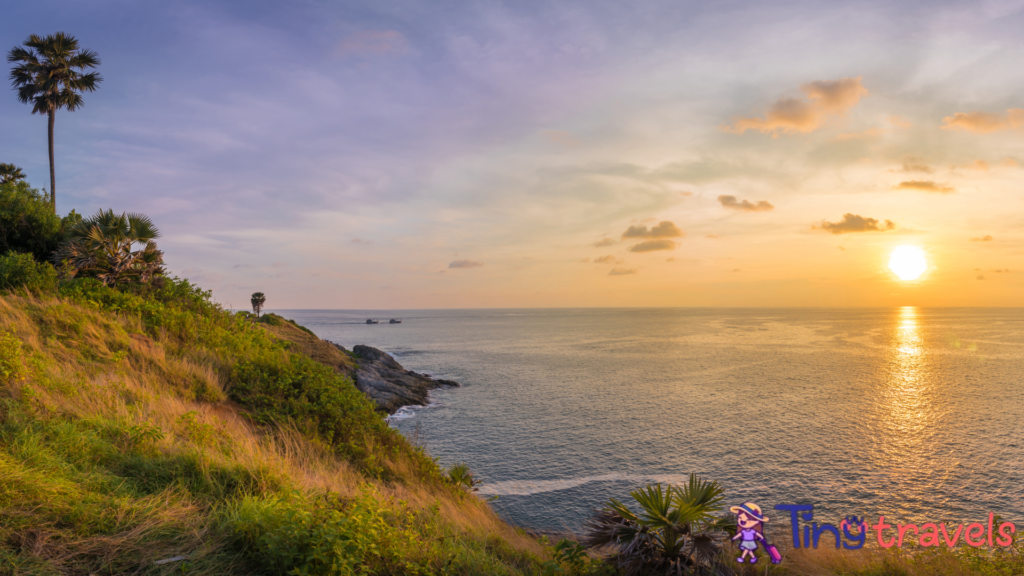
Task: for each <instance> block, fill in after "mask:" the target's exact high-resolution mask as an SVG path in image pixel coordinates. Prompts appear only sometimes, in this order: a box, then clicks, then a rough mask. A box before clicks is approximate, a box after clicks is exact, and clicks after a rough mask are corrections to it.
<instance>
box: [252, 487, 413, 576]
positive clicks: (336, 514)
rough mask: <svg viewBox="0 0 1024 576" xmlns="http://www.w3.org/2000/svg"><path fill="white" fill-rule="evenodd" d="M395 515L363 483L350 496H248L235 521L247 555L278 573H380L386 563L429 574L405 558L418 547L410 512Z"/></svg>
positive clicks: (323, 575)
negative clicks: (377, 571) (355, 494)
mask: <svg viewBox="0 0 1024 576" xmlns="http://www.w3.org/2000/svg"><path fill="white" fill-rule="evenodd" d="M392 516H394V514H393V513H391V512H390V511H388V509H387V507H386V506H385V505H384V504H383V503H382V502H381V501H380V499H379V496H378V495H377V494H376V493H375V492H374V491H373V490H372V489H370V488H368V487H364V488H363V490H362V492H361V493H360V494H359V495H358V496H357V497H356V498H353V499H351V500H345V499H341V498H338V497H337V495H333V494H329V495H326V496H324V497H323V498H320V499H317V500H312V501H311V499H309V498H306V497H303V496H302V495H300V494H297V493H296V494H292V495H290V496H286V497H282V498H273V499H269V500H263V501H259V500H255V499H252V498H247V499H245V500H243V501H242V503H241V504H240V505H239V506H238V508H237V510H236V512H235V514H234V523H235V530H236V533H237V534H238V536H239V541H240V543H241V544H242V546H244V547H245V548H247V549H248V550H247V552H248V553H247V555H248V556H250V557H255V558H256V559H257V560H258V561H259V566H260V568H262V569H264V570H268V571H269V572H270V573H273V574H303V575H309V576H355V575H356V574H365V573H376V571H375V570H373V569H372V567H373V566H374V565H381V564H383V565H384V566H388V567H392V568H398V569H399V573H401V574H427V573H429V572H428V570H427V569H426V567H424V566H420V565H417V564H415V563H412V562H409V561H407V560H403V557H404V556H406V555H407V553H408V552H409V551H410V549H413V548H416V547H418V540H419V539H418V537H417V536H418V534H417V533H416V532H415V531H414V530H412V529H411V528H408V527H406V526H403V524H406V525H408V524H409V520H411V518H410V517H409V516H410V515H409V514H408V513H406V515H405V517H404V518H403V517H398V518H391V517H392ZM389 520H391V521H392V522H390V523H389ZM393 524H398V525H397V526H396V525H393Z"/></svg>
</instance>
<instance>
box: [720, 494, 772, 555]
mask: <svg viewBox="0 0 1024 576" xmlns="http://www.w3.org/2000/svg"><path fill="white" fill-rule="evenodd" d="M729 511H730V512H732V513H733V514H736V526H737V530H736V535H735V536H733V537H732V539H733V540H739V541H740V550H742V551H743V554H742V555H740V557H739V558H737V559H736V561H737V562H743V560H744V559H745V558H750V563H751V564H754V563H755V562H757V555H756V554H754V551H755V550H757V541H758V540H760V541H761V542H762V543H765V544H766V543H767V542H766V541H765V539H764V523H765V522H767V521H768V520H769V518H768V517H767V516H764V515H762V514H761V507H760V506H758V505H757V504H754V503H753V502H744V503H743V504H740V505H739V506H732V507H730V508H729ZM772 560H773V561H774V560H775V559H774V558H772Z"/></svg>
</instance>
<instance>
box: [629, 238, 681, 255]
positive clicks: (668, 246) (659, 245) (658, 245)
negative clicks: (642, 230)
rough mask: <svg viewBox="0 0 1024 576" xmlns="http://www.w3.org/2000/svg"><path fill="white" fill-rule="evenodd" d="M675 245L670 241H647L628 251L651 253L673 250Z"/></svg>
mask: <svg viewBox="0 0 1024 576" xmlns="http://www.w3.org/2000/svg"><path fill="white" fill-rule="evenodd" d="M675 247H676V243H675V242H673V241H671V240H648V241H647V242H641V243H639V244H637V245H636V246H633V247H632V248H630V249H629V251H630V252H653V251H655V250H674V249H675Z"/></svg>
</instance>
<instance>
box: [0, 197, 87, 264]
mask: <svg viewBox="0 0 1024 576" xmlns="http://www.w3.org/2000/svg"><path fill="white" fill-rule="evenodd" d="M79 220H81V216H79V215H78V214H77V213H75V211H73V210H72V211H71V213H70V214H68V215H67V216H65V217H64V218H61V217H59V216H57V215H56V214H54V213H53V207H52V206H50V201H49V199H48V198H47V197H46V196H45V195H44V194H42V193H40V192H39V191H38V190H36V189H34V188H32V187H31V186H29V185H28V183H27V182H22V181H16V182H8V183H6V184H0V253H4V252H7V251H9V250H14V251H15V252H27V253H29V254H31V255H32V256H33V257H34V258H35V259H36V260H38V261H40V262H45V261H47V260H49V258H50V255H51V254H53V251H54V250H56V249H57V247H58V246H60V244H61V242H63V241H64V232H65V230H67V229H68V228H69V227H71V226H72V225H74V224H75V223H76V222H78V221H79Z"/></svg>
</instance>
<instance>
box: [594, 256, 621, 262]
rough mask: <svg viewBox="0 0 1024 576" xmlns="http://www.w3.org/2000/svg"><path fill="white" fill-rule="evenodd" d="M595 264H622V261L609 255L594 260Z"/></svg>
mask: <svg viewBox="0 0 1024 576" xmlns="http://www.w3.org/2000/svg"><path fill="white" fill-rule="evenodd" d="M594 264H622V260H620V259H618V258H616V257H615V256H612V255H611V254H609V255H607V256H601V257H600V258H594Z"/></svg>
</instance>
